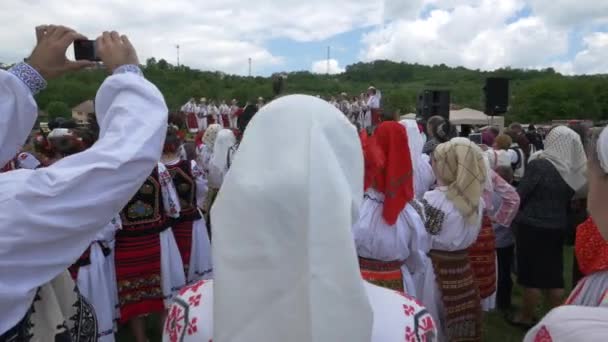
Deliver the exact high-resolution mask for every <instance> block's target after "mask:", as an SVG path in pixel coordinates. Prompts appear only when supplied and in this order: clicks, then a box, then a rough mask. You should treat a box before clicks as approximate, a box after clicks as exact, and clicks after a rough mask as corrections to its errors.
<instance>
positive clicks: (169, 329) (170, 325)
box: [165, 305, 185, 342]
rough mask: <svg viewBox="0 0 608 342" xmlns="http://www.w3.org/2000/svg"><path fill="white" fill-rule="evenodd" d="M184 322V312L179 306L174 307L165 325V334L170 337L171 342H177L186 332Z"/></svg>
mask: <svg viewBox="0 0 608 342" xmlns="http://www.w3.org/2000/svg"><path fill="white" fill-rule="evenodd" d="M183 320H184V311H183V309H182V308H180V307H179V306H176V305H173V306H172V307H171V311H170V312H169V316H167V323H165V332H166V333H167V334H168V335H169V341H170V342H177V341H178V340H179V337H180V336H181V334H182V331H183V330H184V328H185V327H184V326H183V325H182V322H183Z"/></svg>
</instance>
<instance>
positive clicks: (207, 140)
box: [203, 124, 222, 152]
mask: <svg viewBox="0 0 608 342" xmlns="http://www.w3.org/2000/svg"><path fill="white" fill-rule="evenodd" d="M221 130H222V126H221V125H219V124H213V125H210V126H209V127H207V129H206V130H205V135H203V144H205V146H207V148H208V149H209V151H212V152H213V147H214V145H215V140H216V138H217V134H218V133H219V132H220V131H221Z"/></svg>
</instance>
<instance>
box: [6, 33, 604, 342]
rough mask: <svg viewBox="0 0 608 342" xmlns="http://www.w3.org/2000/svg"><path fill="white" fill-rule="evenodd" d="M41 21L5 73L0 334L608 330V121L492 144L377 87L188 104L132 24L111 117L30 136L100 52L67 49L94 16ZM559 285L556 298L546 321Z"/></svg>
mask: <svg viewBox="0 0 608 342" xmlns="http://www.w3.org/2000/svg"><path fill="white" fill-rule="evenodd" d="M36 34H37V41H38V43H37V46H36V48H35V49H34V51H33V53H32V55H31V56H30V57H29V58H28V59H27V61H26V62H23V63H19V64H17V65H15V66H13V67H12V68H11V69H10V70H8V71H6V72H5V71H0V94H1V95H2V98H3V101H2V102H0V167H2V168H3V169H2V170H3V171H2V172H1V173H0V189H2V191H0V222H2V224H1V225H0V229H1V230H2V234H1V235H0V274H1V275H0V341H56V340H61V341H105V342H108V341H114V340H115V333H116V331H117V328H118V327H122V326H124V325H126V324H128V325H129V326H130V329H131V334H132V336H133V340H134V341H137V342H144V341H147V340H149V339H150V338H151V336H147V333H148V332H149V331H150V330H151V329H147V327H146V323H147V322H146V316H148V315H151V314H155V315H159V316H160V322H161V327H158V329H162V334H163V340H164V341H171V342H172V341H211V340H215V341H220V342H222V341H301V342H304V341H327V342H330V341H332V342H333V341H346V340H348V341H361V342H363V341H365V342H369V341H374V342H375V341H383V342H384V341H403V340H405V341H481V340H482V338H483V337H482V335H483V334H482V332H483V330H484V329H483V312H487V311H491V310H495V309H498V310H501V311H503V312H505V313H507V314H508V315H507V319H508V320H509V322H510V323H511V324H513V325H516V326H518V327H521V328H522V329H525V330H526V331H528V330H529V332H528V334H527V335H526V339H525V340H526V341H569V340H572V339H573V338H574V337H576V338H578V339H580V340H582V341H600V340H602V339H603V338H605V336H606V334H608V315H606V313H607V312H608V311H605V310H607V309H606V308H605V307H604V306H606V305H608V243H607V242H606V240H605V239H608V213H607V212H606V211H605V210H603V206H604V203H606V200H607V196H608V181H607V179H608V178H607V174H608V166H607V165H608V152H607V151H608V131H604V130H603V129H601V128H597V129H592V130H585V129H584V128H582V127H578V126H572V127H567V126H556V127H552V128H551V129H550V130H549V131H548V132H547V133H546V136H545V137H544V138H543V137H542V136H541V135H540V134H539V133H538V132H536V131H535V130H533V129H531V128H529V130H528V132H525V131H524V130H523V128H522V125H519V124H512V125H511V126H510V127H509V128H508V129H507V130H505V131H504V132H500V130H499V129H497V128H494V127H487V128H484V129H482V130H481V132H480V133H481V137H482V140H481V143H479V142H475V141H473V139H468V138H466V137H458V136H457V135H458V132H457V130H456V129H455V127H453V126H452V125H451V124H450V122H449V120H446V119H444V118H441V117H432V118H430V119H429V120H428V121H427V122H426V123H425V124H424V125H421V124H420V123H418V122H416V121H415V120H403V121H400V122H398V121H394V120H393V119H392V118H388V117H384V118H382V117H381V112H380V92H379V91H377V90H376V89H375V88H373V87H372V88H370V89H369V92H368V99H367V103H366V104H365V106H364V107H363V106H361V104H362V101H361V99H357V101H354V100H353V103H354V102H356V103H358V104H359V105H358V107H354V105H353V103H350V101H349V100H348V98H347V97H346V96H345V95H344V96H342V98H341V100H340V101H339V102H338V101H329V102H328V101H324V100H322V99H319V98H316V97H313V96H306V95H289V96H282V97H280V98H277V99H274V100H273V101H270V102H269V103H268V104H265V103H263V100H262V101H260V102H259V103H257V104H247V105H245V106H244V107H239V106H238V104H237V103H236V101H232V103H231V107H229V106H228V105H227V104H226V103H225V102H220V103H221V104H220V106H219V107H216V106H215V104H214V103H213V102H210V103H209V104H208V105H207V104H206V100H205V99H201V100H200V101H199V102H198V103H196V102H195V101H194V100H190V101H189V102H188V103H187V104H186V105H184V106H183V107H182V108H181V112H180V113H177V114H172V115H169V114H168V109H167V107H166V105H165V102H164V99H163V96H162V94H161V93H160V92H159V91H158V89H157V88H156V87H155V86H154V85H153V84H151V83H150V82H148V81H147V80H146V79H145V78H144V77H143V74H142V73H141V71H140V69H139V67H138V64H139V62H138V59H137V54H136V52H135V49H134V48H133V46H132V45H131V43H130V42H129V40H128V38H127V37H126V36H120V35H119V34H118V33H116V32H104V33H103V35H101V36H100V37H99V38H98V39H97V41H96V46H97V51H98V54H99V56H100V58H101V59H102V61H103V63H104V65H105V66H106V68H107V69H108V71H109V73H110V74H111V76H109V77H108V78H107V79H106V80H105V81H104V83H103V84H102V86H101V87H100V89H99V91H98V93H97V97H96V101H95V104H96V108H95V109H96V117H97V123H98V124H96V125H93V126H91V127H89V128H78V127H76V126H75V125H74V123H72V122H69V121H61V120H59V121H56V122H53V123H51V124H49V128H50V133H48V134H43V133H38V134H36V135H35V136H34V137H32V138H31V139H30V141H29V142H28V136H29V135H30V132H31V129H32V127H33V125H34V122H35V120H36V115H37V106H36V103H35V100H34V95H35V94H36V93H38V92H39V91H42V90H43V89H44V87H45V86H46V82H47V80H51V79H53V78H55V77H58V76H61V75H63V74H64V73H66V72H70V71H72V70H80V69H82V68H86V67H88V66H90V65H91V62H88V61H78V62H72V61H69V60H67V59H66V58H65V51H66V49H67V47H68V46H69V45H70V44H71V43H72V42H73V41H74V40H75V39H82V38H84V37H83V36H82V35H80V34H78V33H77V32H75V31H74V30H71V29H69V28H66V27H62V26H40V27H38V28H37V29H36ZM362 117H363V118H362ZM188 130H189V131H190V132H191V133H195V138H194V141H190V140H189V139H187V131H188ZM461 131H462V130H461ZM586 151H587V152H588V154H586ZM587 155H589V160H587V157H586V156H587ZM583 199H586V202H587V203H585V204H584V205H582V207H583V208H588V209H589V214H590V216H589V217H588V218H586V220H585V221H584V222H582V220H581V222H580V223H582V224H581V225H580V227H579V228H578V231H577V233H576V248H575V250H576V257H577V259H578V265H579V266H580V271H581V273H582V274H583V276H584V277H582V278H580V279H577V280H580V281H578V285H577V286H576V288H575V289H574V290H573V292H572V293H571V295H570V296H569V298H568V299H567V300H565V298H564V296H565V293H564V274H563V270H564V266H563V258H562V253H563V244H564V239H565V236H566V231H567V229H568V227H567V225H568V222H569V221H570V217H569V216H570V214H571V213H572V212H573V210H574V206H573V203H579V201H580V200H583ZM580 206H581V205H579V208H580ZM512 265H516V270H514V269H513V268H512ZM514 271H515V273H516V274H517V281H518V283H519V284H520V285H521V286H522V287H523V288H524V294H523V303H522V307H521V310H520V311H519V312H517V313H515V314H513V315H511V314H510V313H511V310H512V309H513V307H512V303H511V298H512V287H513V284H512V273H513V272H514ZM543 294H544V295H546V297H547V299H548V304H549V306H550V307H551V308H556V309H555V310H553V311H551V312H550V313H549V315H547V316H546V317H545V318H544V319H543V320H542V321H538V318H539V317H538V316H537V307H538V305H539V303H540V301H541V299H542V296H543ZM564 300H565V302H564ZM562 304H565V306H560V305H562ZM159 331H160V330H159Z"/></svg>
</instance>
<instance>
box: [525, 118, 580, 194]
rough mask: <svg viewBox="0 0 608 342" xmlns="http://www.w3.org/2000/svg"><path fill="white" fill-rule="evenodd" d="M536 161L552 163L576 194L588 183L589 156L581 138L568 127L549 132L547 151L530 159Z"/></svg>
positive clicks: (538, 153)
mask: <svg viewBox="0 0 608 342" xmlns="http://www.w3.org/2000/svg"><path fill="white" fill-rule="evenodd" d="M535 159H547V160H548V161H550V162H551V164H553V166H555V168H556V169H557V171H558V172H559V174H560V175H561V176H562V178H563V180H564V181H565V182H566V183H567V184H568V185H569V186H570V187H571V188H572V189H573V190H574V191H575V192H577V191H579V190H580V189H581V188H582V187H584V186H585V185H586V183H587V175H586V174H587V156H586V154H585V148H584V147H583V143H582V142H581V137H580V136H579V135H578V134H577V133H576V132H575V131H573V130H571V129H570V128H568V127H566V126H559V127H555V128H554V129H552V130H551V132H549V134H548V135H547V138H546V139H545V150H544V151H540V152H537V153H534V154H533V155H532V156H531V157H530V161H532V160H535Z"/></svg>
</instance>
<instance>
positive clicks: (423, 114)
mask: <svg viewBox="0 0 608 342" xmlns="http://www.w3.org/2000/svg"><path fill="white" fill-rule="evenodd" d="M416 112H417V113H416V114H417V116H418V117H420V118H422V119H423V120H424V121H426V120H428V119H429V118H430V117H431V116H435V115H440V116H442V117H444V118H445V119H447V120H449V119H450V91H449V90H424V91H423V92H422V93H420V95H418V105H417V109H416Z"/></svg>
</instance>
